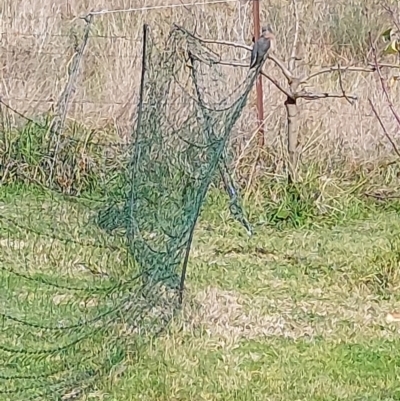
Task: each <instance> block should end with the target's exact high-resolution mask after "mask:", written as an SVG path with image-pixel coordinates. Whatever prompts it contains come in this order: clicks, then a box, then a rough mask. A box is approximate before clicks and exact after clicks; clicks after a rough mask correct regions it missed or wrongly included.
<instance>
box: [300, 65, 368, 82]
mask: <svg viewBox="0 0 400 401" xmlns="http://www.w3.org/2000/svg"><path fill="white" fill-rule="evenodd" d="M334 71H342V72H346V71H351V72H357V71H358V72H375V71H376V68H375V67H356V66H354V67H353V66H343V65H333V66H331V67H326V68H322V69H320V70H319V71H316V72H313V73H312V74H310V75H308V76H303V77H302V78H300V83H301V84H304V83H306V82H308V81H309V80H310V79H312V78H315V77H317V76H318V75H323V74H329V73H330V72H334Z"/></svg>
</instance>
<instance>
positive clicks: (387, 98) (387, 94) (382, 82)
mask: <svg viewBox="0 0 400 401" xmlns="http://www.w3.org/2000/svg"><path fill="white" fill-rule="evenodd" d="M370 43H371V48H372V55H373V57H374V66H375V67H374V68H375V70H376V71H377V73H378V76H379V81H380V83H381V87H382V91H383V93H384V95H385V98H386V101H387V103H388V105H389V108H390V111H391V112H392V114H393V116H394V118H395V119H396V121H397V124H398V125H399V126H400V116H399V114H398V113H397V111H396V110H395V108H394V105H393V102H392V100H391V99H390V96H389V93H388V90H387V88H386V83H385V80H384V79H383V76H382V73H381V70H380V66H379V64H378V58H377V55H376V49H375V46H373V44H372V39H371V34H370Z"/></svg>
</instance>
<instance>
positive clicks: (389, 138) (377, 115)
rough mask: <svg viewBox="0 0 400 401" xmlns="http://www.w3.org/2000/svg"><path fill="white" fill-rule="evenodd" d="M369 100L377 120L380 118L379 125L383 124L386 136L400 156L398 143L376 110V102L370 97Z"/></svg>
mask: <svg viewBox="0 0 400 401" xmlns="http://www.w3.org/2000/svg"><path fill="white" fill-rule="evenodd" d="M368 102H369V104H370V105H371V109H372V112H373V113H374V114H375V117H376V118H377V120H378V122H379V125H380V126H381V128H382V130H383V133H384V135H385V136H386V138H387V139H388V141H389V142H390V144H391V145H392V147H393V150H394V151H395V152H396V154H397V156H399V157H400V152H399V150H398V148H397V146H396V144H395V143H394V141H393V139H392V138H391V136H390V135H389V133H388V131H387V129H386V127H385V125H384V124H383V121H382V119H381V117H380V116H379V114H378V112H377V111H376V108H375V106H374V104H373V103H372V100H371V99H370V98H368Z"/></svg>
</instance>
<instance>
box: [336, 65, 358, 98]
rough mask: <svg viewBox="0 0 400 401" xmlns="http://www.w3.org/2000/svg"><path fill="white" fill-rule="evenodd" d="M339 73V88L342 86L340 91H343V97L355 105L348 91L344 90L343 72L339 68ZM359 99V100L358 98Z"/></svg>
mask: <svg viewBox="0 0 400 401" xmlns="http://www.w3.org/2000/svg"><path fill="white" fill-rule="evenodd" d="M338 72H339V86H340V90H341V91H342V94H343V97H344V98H345V99H346V100H347V101H348V102H349V103H350V104H351V105H353V104H354V99H351V98H350V96H347V94H346V91H345V90H344V86H343V81H342V72H341V70H340V68H339V70H338ZM356 99H357V98H356Z"/></svg>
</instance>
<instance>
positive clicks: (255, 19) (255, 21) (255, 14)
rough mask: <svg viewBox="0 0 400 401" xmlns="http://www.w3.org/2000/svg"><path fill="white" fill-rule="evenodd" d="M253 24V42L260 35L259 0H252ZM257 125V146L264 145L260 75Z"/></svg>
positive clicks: (258, 81) (260, 78) (259, 77)
mask: <svg viewBox="0 0 400 401" xmlns="http://www.w3.org/2000/svg"><path fill="white" fill-rule="evenodd" d="M253 26H254V43H255V42H256V40H257V39H258V38H259V37H260V0H253ZM256 92H257V125H258V146H259V147H260V148H263V147H264V127H263V125H264V100H263V98H264V96H263V85H262V75H261V74H260V75H259V76H258V78H257V83H256Z"/></svg>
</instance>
